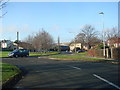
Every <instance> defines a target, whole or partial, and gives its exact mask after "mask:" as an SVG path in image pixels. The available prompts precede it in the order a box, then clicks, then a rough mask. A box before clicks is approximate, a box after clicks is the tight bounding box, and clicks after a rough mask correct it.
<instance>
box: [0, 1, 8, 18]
mask: <svg viewBox="0 0 120 90" xmlns="http://www.w3.org/2000/svg"><path fill="white" fill-rule="evenodd" d="M8 1H9V0H0V10H1V11H3V8H5V7H6V5H7V3H8ZM6 13H7V12H4V13H2V15H0V18H2V17H3V16H4V15H5V14H6Z"/></svg>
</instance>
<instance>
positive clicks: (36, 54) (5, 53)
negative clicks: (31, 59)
mask: <svg viewBox="0 0 120 90" xmlns="http://www.w3.org/2000/svg"><path fill="white" fill-rule="evenodd" d="M10 52H12V51H0V57H8V53H10ZM58 53H59V52H47V53H40V52H30V53H29V55H30V56H39V55H53V54H58Z"/></svg>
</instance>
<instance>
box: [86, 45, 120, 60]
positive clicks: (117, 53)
mask: <svg viewBox="0 0 120 90" xmlns="http://www.w3.org/2000/svg"><path fill="white" fill-rule="evenodd" d="M88 56H92V57H100V58H104V56H103V49H90V50H88ZM105 57H106V58H112V59H120V47H119V48H111V49H108V48H106V50H105Z"/></svg>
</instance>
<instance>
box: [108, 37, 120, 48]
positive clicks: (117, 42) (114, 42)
mask: <svg viewBox="0 0 120 90" xmlns="http://www.w3.org/2000/svg"><path fill="white" fill-rule="evenodd" d="M107 45H108V46H109V47H116V48H117V47H120V37H112V38H110V39H108V40H107Z"/></svg>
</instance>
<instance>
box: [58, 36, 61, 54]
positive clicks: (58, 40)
mask: <svg viewBox="0 0 120 90" xmlns="http://www.w3.org/2000/svg"><path fill="white" fill-rule="evenodd" d="M60 51H61V50H60V38H59V36H58V52H60Z"/></svg>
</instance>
